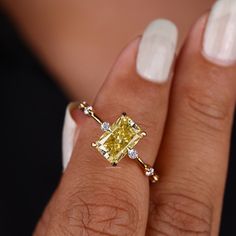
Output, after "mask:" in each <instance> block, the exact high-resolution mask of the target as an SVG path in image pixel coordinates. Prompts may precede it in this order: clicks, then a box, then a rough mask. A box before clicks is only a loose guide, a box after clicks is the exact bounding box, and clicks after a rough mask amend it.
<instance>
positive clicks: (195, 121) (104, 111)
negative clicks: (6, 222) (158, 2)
mask: <svg viewBox="0 0 236 236" xmlns="http://www.w3.org/2000/svg"><path fill="white" fill-rule="evenodd" d="M219 2H220V3H219ZM219 2H218V3H217V4H218V5H217V6H218V8H220V6H221V5H220V4H223V3H222V2H223V1H219ZM234 6H235V3H234ZM214 9H216V8H214ZM218 10H219V9H218ZM232 14H233V13H232ZM211 16H212V15H211ZM207 17H208V15H205V16H204V17H202V18H201V19H200V20H199V21H198V22H197V24H196V25H195V26H194V27H193V29H192V31H191V32H190V34H189V36H188V39H187V41H186V43H185V45H184V47H183V49H182V51H181V53H180V55H179V56H178V58H177V60H176V63H175V66H173V67H174V68H175V72H174V75H173V77H172V79H169V80H168V81H166V80H165V79H166V78H165V76H163V77H161V75H164V74H165V73H164V72H163V68H161V67H158V66H157V67H156V70H157V71H156V74H158V76H157V77H155V76H154V74H155V73H153V71H152V72H151V74H149V75H147V76H145V74H144V70H142V69H141V70H140V71H139V72H140V73H139V75H138V74H137V73H136V56H137V51H138V47H139V44H140V38H138V39H136V40H134V41H133V42H132V43H130V44H129V45H128V47H126V48H125V49H124V50H123V52H122V53H121V55H120V56H119V58H118V60H117V62H116V63H115V65H114V67H113V68H112V70H111V73H110V74H109V76H108V78H107V80H106V81H105V83H104V86H103V87H102V89H101V91H100V92H99V94H98V95H97V98H96V101H95V103H94V108H95V109H96V112H97V114H99V115H100V116H101V117H102V118H103V119H104V120H107V121H110V122H114V121H115V120H116V119H117V118H118V116H119V115H120V114H121V113H122V112H124V111H125V112H127V113H128V115H129V116H130V117H132V118H133V119H134V120H135V121H136V122H137V123H138V124H139V125H140V127H141V128H142V129H143V130H145V131H146V132H147V134H148V135H147V137H145V138H143V139H142V140H141V141H140V142H139V144H138V145H137V149H138V151H139V153H140V156H142V157H143V159H144V160H145V161H146V162H147V163H149V164H151V165H154V166H155V168H156V169H157V170H158V172H159V175H160V180H159V182H157V183H156V184H153V185H150V186H149V182H148V178H146V177H145V176H144V175H143V173H142V171H140V168H139V167H138V166H137V165H135V164H134V161H133V160H130V159H128V158H124V159H123V160H122V161H121V162H120V163H119V165H118V167H116V168H107V167H108V165H109V163H108V162H107V161H105V160H104V159H103V158H102V157H101V156H100V154H98V153H97V151H96V150H94V149H93V148H91V142H93V141H95V140H97V139H98V138H99V137H100V135H101V131H100V130H99V127H98V126H97V124H96V123H95V122H94V121H93V120H92V119H90V118H88V117H84V115H83V114H82V113H81V112H79V111H78V110H73V109H72V110H73V111H72V116H73V119H75V121H76V123H77V125H78V127H79V129H76V132H77V134H78V131H79V134H78V135H77V136H78V138H77V141H76V143H75V145H74V148H73V153H72V156H71V160H70V162H69V165H68V167H67V168H66V170H65V172H64V174H63V177H62V180H61V183H60V185H59V186H58V188H57V190H56V192H55V193H54V196H53V198H52V199H51V201H50V203H49V204H48V206H47V208H46V210H45V212H44V214H43V216H42V218H41V220H40V222H39V224H38V226H37V228H36V231H35V234H34V235H58V236H60V235H122V236H123V235H136V236H137V235H140V236H143V235H148V236H154V235H217V234H218V229H219V222H220V215H221V208H222V198H223V192H224V184H225V178H226V171H227V162H228V151H229V144H230V132H231V125H232V118H233V112H234V108H235V100H236V93H235V91H236V67H235V64H233V63H232V60H228V59H234V60H235V59H236V58H232V57H229V56H232V54H230V53H229V54H227V55H226V54H225V55H224V57H223V56H222V54H223V52H224V51H221V54H217V52H218V51H219V47H220V45H216V44H214V41H212V45H209V40H210V39H212V40H214V39H213V38H212V37H213V36H214V37H215V40H216V39H217V40H218V41H217V42H218V43H220V39H218V38H217V37H220V36H222V35H220V34H219V32H220V30H222V28H217V29H218V32H215V33H216V34H213V31H210V30H214V23H215V24H216V23H217V21H214V22H213V21H210V20H212V19H213V18H210V20H209V21H208V26H207V30H206V31H205V29H204V27H205V25H206V22H207ZM212 17H213V16H212ZM233 19H235V16H234V18H233ZM212 22H213V23H212ZM218 23H219V22H218ZM169 24H170V23H169ZM169 26H170V25H169ZM221 26H222V25H221ZM212 27H213V28H212ZM222 27H223V26H222ZM225 27H226V26H225ZM233 27H234V28H233V29H232V28H231V33H232V32H234V37H235V38H234V40H231V41H230V39H229V38H230V37H232V35H231V34H230V32H228V35H227V37H228V41H227V42H228V43H229V44H227V45H228V46H229V47H231V46H232V45H231V44H232V43H234V44H235V39H236V36H235V32H236V29H235V25H234V26H233ZM209 32H211V33H212V34H213V35H210V34H209ZM148 33H150V32H148V31H146V33H145V34H144V37H143V39H142V41H143V40H144V39H145V35H148ZM172 33H173V31H172ZM204 33H205V36H204ZM168 35H169V36H170V35H171V34H168ZM172 36H173V37H172V39H173V38H174V33H173V35H172ZM210 37H211V38H210ZM203 38H204V40H202V39H203ZM222 38H223V37H222ZM222 38H221V39H222ZM224 39H225V40H227V38H224ZM231 39H232V38H231ZM230 42H231V44H230ZM162 43H163V45H164V46H166V45H167V44H166V43H168V42H162ZM172 43H174V41H172ZM141 44H142V43H141ZM211 46H215V48H214V50H212V48H211V50H210V49H209V47H211ZM217 47H218V48H217ZM202 48H203V50H204V55H205V56H203V54H202ZM235 48H236V46H235V45H234V48H231V49H232V51H233V50H234V52H235ZM152 49H153V50H154V51H155V48H152ZM162 49H164V50H165V49H166V48H162ZM140 50H142V49H141V48H140ZM166 50H171V49H170V48H169V49H166ZM217 50H218V51H217ZM146 51H148V50H147V49H146ZM164 52H166V51H164ZM167 52H168V53H167V54H163V55H164V56H170V54H171V52H170V51H167ZM139 53H140V52H139ZM214 53H215V55H213V54H214ZM158 55H159V56H158V58H157V59H161V57H160V51H159V54H158ZM163 55H162V56H163ZM170 57H171V56H170ZM221 59H222V60H221ZM147 60H148V59H147ZM162 60H164V59H163V58H162ZM165 60H166V61H165V62H166V63H167V59H166V58H165ZM157 61H158V60H157ZM159 62H160V61H159ZM161 62H162V61H161ZM161 62H160V64H159V65H162V66H167V67H168V64H164V63H163V64H161ZM219 63H220V64H222V63H224V66H222V65H219ZM169 64H171V62H169ZM226 65H227V66H226ZM149 66H150V67H151V65H150V64H149ZM154 66H155V65H154ZM142 68H143V67H142ZM149 69H150V68H149ZM149 71H150V70H149ZM142 72H143V74H142ZM140 74H141V75H142V76H140ZM148 76H150V77H148ZM142 77H145V78H146V79H148V80H152V82H151V81H148V80H145V79H143V78H142ZM160 78H162V79H163V81H162V82H163V83H162V84H159V83H153V81H154V80H157V79H158V80H160ZM164 80H165V81H164ZM171 81H173V83H172V87H171ZM159 82H160V81H159ZM67 119H71V117H67ZM70 124H71V123H70ZM67 125H68V123H67ZM67 128H68V127H67ZM70 131H73V129H72V130H70ZM68 132H69V131H68V130H67V133H66V134H67V135H68ZM67 137H68V140H67V139H66V137H65V141H66V142H67V145H68V143H70V141H71V139H69V138H70V137H69V136H67ZM70 144H71V143H70ZM67 151H69V149H67Z"/></svg>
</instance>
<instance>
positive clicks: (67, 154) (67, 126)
mask: <svg viewBox="0 0 236 236" xmlns="http://www.w3.org/2000/svg"><path fill="white" fill-rule="evenodd" d="M76 107H78V103H76V102H74V103H70V104H69V105H68V106H67V108H66V114H65V119H64V126H63V135H62V165H63V169H64V170H65V169H66V167H67V165H68V163H69V161H70V158H71V154H72V151H73V148H74V144H75V141H76V139H77V137H78V133H79V129H78V126H77V124H76V122H75V121H74V119H73V118H72V116H71V110H72V109H75V108H76Z"/></svg>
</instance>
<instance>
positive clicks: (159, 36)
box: [136, 19, 178, 83]
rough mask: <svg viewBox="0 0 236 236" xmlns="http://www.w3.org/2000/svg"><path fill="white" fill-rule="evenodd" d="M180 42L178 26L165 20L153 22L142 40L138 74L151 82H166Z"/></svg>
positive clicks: (139, 51) (137, 65) (138, 57)
mask: <svg viewBox="0 0 236 236" xmlns="http://www.w3.org/2000/svg"><path fill="white" fill-rule="evenodd" d="M177 40H178V30H177V28H176V26H175V25H174V24H173V23H172V22H170V21H168V20H164V19H160V20H155V21H153V22H151V23H150V24H149V25H148V27H147V28H146V30H145V31H144V34H143V37H142V39H141V42H140V45H139V50H138V56H137V62H136V69H137V72H138V74H139V75H140V76H141V77H142V78H144V79H146V80H149V81H152V82H156V83H163V82H165V81H166V80H167V79H168V78H169V75H170V70H171V67H172V64H173V60H174V57H175V51H176V45H177Z"/></svg>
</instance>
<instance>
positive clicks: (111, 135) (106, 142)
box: [96, 115, 143, 165]
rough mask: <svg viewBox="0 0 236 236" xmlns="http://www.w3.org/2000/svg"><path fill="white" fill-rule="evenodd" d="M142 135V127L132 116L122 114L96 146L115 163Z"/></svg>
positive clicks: (107, 158)
mask: <svg viewBox="0 0 236 236" xmlns="http://www.w3.org/2000/svg"><path fill="white" fill-rule="evenodd" d="M142 137H143V135H142V130H141V129H140V127H139V126H138V125H137V124H135V123H134V122H133V121H132V119H131V118H129V117H128V116H126V115H122V116H121V117H119V118H118V119H117V121H116V122H115V123H114V124H112V125H111V126H110V127H109V131H105V133H104V134H103V135H102V136H101V137H100V139H99V140H98V141H97V142H96V148H97V150H98V151H99V152H100V153H101V154H102V156H103V157H104V158H105V159H106V160H108V161H109V162H110V163H111V164H112V165H113V164H117V163H118V162H119V161H120V160H121V159H122V158H123V157H125V156H126V155H127V154H128V151H129V150H132V149H133V147H134V146H135V145H136V144H137V143H138V142H139V140H140V139H141V138H142ZM133 154H135V153H133ZM134 156H135V155H134ZM134 156H133V157H134ZM134 159H135V158H134Z"/></svg>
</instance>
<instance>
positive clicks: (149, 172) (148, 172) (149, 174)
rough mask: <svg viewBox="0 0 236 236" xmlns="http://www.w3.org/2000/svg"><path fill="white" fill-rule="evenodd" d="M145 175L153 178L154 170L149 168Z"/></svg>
mask: <svg viewBox="0 0 236 236" xmlns="http://www.w3.org/2000/svg"><path fill="white" fill-rule="evenodd" d="M145 175H146V176H152V175H154V169H153V168H152V167H149V168H147V169H146V170H145Z"/></svg>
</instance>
